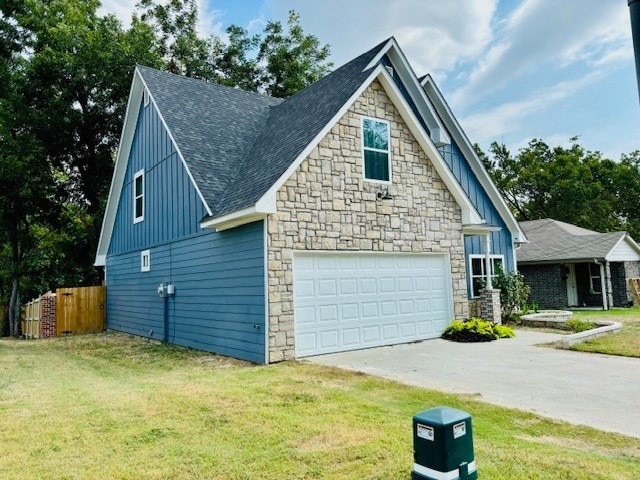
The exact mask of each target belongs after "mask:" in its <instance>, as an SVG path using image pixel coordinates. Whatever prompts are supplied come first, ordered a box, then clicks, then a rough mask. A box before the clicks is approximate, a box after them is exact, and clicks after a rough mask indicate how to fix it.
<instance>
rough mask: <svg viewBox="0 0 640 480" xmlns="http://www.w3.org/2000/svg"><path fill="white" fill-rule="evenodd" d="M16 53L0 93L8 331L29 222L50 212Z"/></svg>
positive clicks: (0, 205)
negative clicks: (18, 90) (7, 80)
mask: <svg viewBox="0 0 640 480" xmlns="http://www.w3.org/2000/svg"><path fill="white" fill-rule="evenodd" d="M16 63H17V64H19V63H21V62H20V60H19V59H17V60H15V61H13V62H7V64H6V67H8V68H7V72H6V73H5V75H8V76H10V77H13V78H12V81H11V82H10V83H9V86H10V87H13V88H8V89H5V90H3V95H2V98H1V99H0V198H1V199H2V200H1V201H0V241H2V245H3V251H2V256H3V257H5V260H6V263H5V271H4V272H3V273H4V276H5V279H7V280H8V283H9V286H8V289H6V291H8V292H9V302H8V303H9V307H8V320H9V334H10V335H13V336H18V335H20V333H21V332H20V322H19V319H20V311H19V309H20V281H21V279H22V277H23V275H24V273H25V270H26V264H27V263H28V260H29V256H30V254H32V253H33V252H34V251H35V248H34V246H35V245H36V243H37V240H36V237H35V236H34V231H33V228H34V225H35V224H36V223H37V222H46V221H49V220H50V219H51V218H52V216H54V215H55V214H54V212H55V209H54V208H53V202H52V200H53V181H52V175H51V173H52V172H51V169H50V167H49V165H48V163H47V161H46V156H45V155H44V152H43V149H42V146H41V144H40V142H39V141H38V140H37V138H36V136H35V135H34V133H33V131H32V129H31V122H30V112H29V110H28V108H27V106H26V105H25V104H24V103H23V101H22V100H23V98H22V96H21V95H19V94H18V93H17V92H16V90H17V88H16V86H19V85H20V84H21V82H20V80H19V76H20V73H21V72H20V68H19V67H17V66H16Z"/></svg>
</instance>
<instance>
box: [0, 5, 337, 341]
mask: <svg viewBox="0 0 640 480" xmlns="http://www.w3.org/2000/svg"><path fill="white" fill-rule="evenodd" d="M99 6H100V2H99V0H2V1H0V162H1V163H0V177H1V178H0V259H1V260H2V263H1V264H0V297H2V298H0V302H1V303H2V304H3V305H6V304H9V305H10V309H9V310H10V311H11V312H12V313H11V315H12V316H11V322H10V323H11V334H14V335H15V334H17V333H19V330H17V328H19V324H18V323H17V315H16V312H17V308H18V305H19V299H20V295H21V294H20V292H21V291H22V292H23V293H24V294H35V293H36V292H42V290H48V289H50V288H55V287H58V286H62V285H65V284H67V285H83V284H91V283H95V282H97V281H98V280H99V278H98V275H97V272H96V271H95V269H94V268H93V266H92V264H93V257H94V252H95V248H96V244H97V240H98V235H99V231H100V225H101V222H102V217H103V212H104V207H105V204H106V199H107V195H108V190H109V184H110V180H111V176H112V171H113V159H114V154H115V151H116V148H117V144H118V141H119V136H120V130H121V128H122V122H123V119H124V111H125V106H126V101H127V97H128V93H129V88H130V85H131V77H132V73H133V70H134V67H135V64H136V63H139V64H144V65H147V66H151V67H155V68H160V69H165V70H168V71H171V72H174V73H177V74H180V75H188V76H192V77H198V78H202V79H205V80H207V81H212V82H217V83H221V84H224V85H229V86H232V87H236V88H242V89H246V90H250V91H256V92H262V93H268V94H272V95H279V96H288V95H291V94H293V93H295V92H296V91H297V90H299V89H301V88H304V87H305V86H307V85H308V84H310V83H312V82H313V81H315V80H317V79H318V78H319V77H320V76H321V75H323V74H324V73H326V72H327V71H328V69H329V66H330V64H329V63H328V62H327V60H326V59H327V58H328V52H329V50H328V46H320V43H319V41H318V39H317V38H316V37H314V36H312V35H306V34H304V32H303V31H302V28H301V27H300V23H299V17H298V16H297V15H296V14H294V13H293V12H292V13H291V14H290V17H289V22H288V24H287V25H288V29H289V30H288V31H285V29H284V28H283V27H282V25H281V24H280V23H279V22H269V23H268V24H267V27H266V28H265V31H264V32H263V34H256V35H249V33H248V32H247V31H246V30H245V29H243V28H241V27H238V26H234V25H232V26H230V27H229V28H228V29H227V35H226V38H224V39H222V38H219V37H216V36H210V37H206V38H205V37H201V36H199V35H198V32H197V28H196V27H197V21H198V11H197V3H196V1H195V0H164V1H162V2H156V1H154V0H141V1H140V2H139V4H138V11H137V12H136V14H134V15H133V16H132V21H131V26H130V27H129V28H127V29H125V28H123V26H122V25H121V23H120V22H119V21H118V20H117V19H116V18H115V17H114V16H113V15H104V16H101V15H99V14H98V13H97V9H98V7H99ZM0 330H1V329H0Z"/></svg>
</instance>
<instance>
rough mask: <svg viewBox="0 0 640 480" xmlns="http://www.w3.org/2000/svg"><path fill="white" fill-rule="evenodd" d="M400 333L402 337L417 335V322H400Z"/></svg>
mask: <svg viewBox="0 0 640 480" xmlns="http://www.w3.org/2000/svg"><path fill="white" fill-rule="evenodd" d="M400 335H401V336H402V338H414V337H415V336H416V324H415V323H414V322H411V323H402V324H400Z"/></svg>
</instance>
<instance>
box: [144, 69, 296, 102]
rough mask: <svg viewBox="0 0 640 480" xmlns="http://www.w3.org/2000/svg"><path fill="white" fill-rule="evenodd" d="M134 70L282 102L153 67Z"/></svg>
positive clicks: (259, 94)
mask: <svg viewBox="0 0 640 480" xmlns="http://www.w3.org/2000/svg"><path fill="white" fill-rule="evenodd" d="M136 68H141V69H144V70H150V71H151V72H155V73H159V74H161V75H166V76H171V77H174V78H176V79H180V81H184V82H191V83H194V84H197V85H200V86H203V85H206V86H208V87H210V88H220V89H224V90H229V91H235V92H238V93H240V94H241V95H251V96H255V97H258V98H261V99H265V100H275V101H277V102H278V103H282V101H283V100H285V99H282V98H278V97H272V96H271V95H267V94H266V93H260V92H252V91H251V90H244V89H243V88H239V87H232V86H229V85H223V84H221V83H218V82H214V81H212V80H207V79H205V78H198V77H188V76H186V75H180V74H178V73H173V72H169V71H167V70H160V69H158V68H153V67H148V66H146V65H142V64H139V63H136Z"/></svg>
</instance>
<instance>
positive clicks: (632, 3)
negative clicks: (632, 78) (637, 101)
mask: <svg viewBox="0 0 640 480" xmlns="http://www.w3.org/2000/svg"><path fill="white" fill-rule="evenodd" d="M628 1H629V14H630V15H631V35H632V37H633V49H634V51H635V55H636V79H637V82H638V94H640V0H628Z"/></svg>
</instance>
